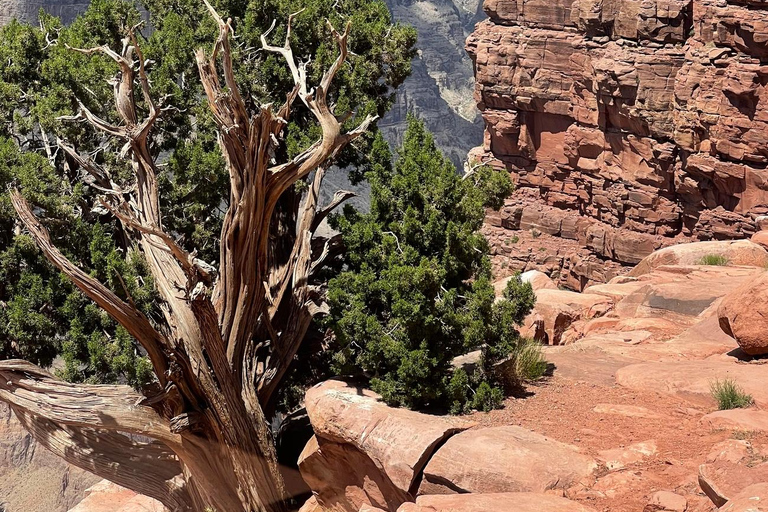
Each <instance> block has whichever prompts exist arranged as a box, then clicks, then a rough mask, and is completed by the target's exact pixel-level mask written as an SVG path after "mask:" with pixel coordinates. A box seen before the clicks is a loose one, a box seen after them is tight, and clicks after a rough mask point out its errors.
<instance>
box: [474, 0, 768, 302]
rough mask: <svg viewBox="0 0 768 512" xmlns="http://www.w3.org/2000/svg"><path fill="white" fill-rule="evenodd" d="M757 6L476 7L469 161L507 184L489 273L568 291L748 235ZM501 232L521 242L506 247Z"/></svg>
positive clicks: (523, 1)
mask: <svg viewBox="0 0 768 512" xmlns="http://www.w3.org/2000/svg"><path fill="white" fill-rule="evenodd" d="M765 5H766V4H765V3H764V2H758V1H750V0H648V1H643V2H638V1H634V0H606V1H595V0H553V1H548V2H547V1H541V0H486V1H485V3H484V7H485V11H486V13H487V14H488V15H489V18H490V19H488V20H486V21H483V22H481V23H479V24H478V25H477V26H476V29H475V32H474V33H473V34H472V35H471V36H470V38H469V39H468V41H467V50H468V52H469V53H470V55H471V56H472V58H473V60H474V62H475V74H476V89H475V98H476V100H477V104H478V107H479V108H480V110H481V111H482V115H483V119H484V121H485V125H486V130H485V140H484V143H483V145H482V146H481V147H479V148H477V149H476V150H473V152H472V155H473V157H474V158H476V159H478V160H482V161H486V162H489V163H491V164H492V165H494V166H496V167H499V168H504V169H507V170H509V171H510V172H511V173H512V176H513V178H514V179H515V181H516V182H517V184H518V187H519V188H518V190H517V191H516V192H515V194H514V195H513V197H512V198H510V199H509V200H508V201H507V203H506V205H505V206H504V208H502V210H501V211H500V212H498V213H491V214H490V215H489V217H488V221H487V226H486V232H487V234H488V236H489V237H490V239H491V241H492V243H493V246H494V252H495V256H496V258H495V265H496V269H497V271H498V270H501V269H502V267H506V268H507V269H514V270H530V269H532V268H538V269H541V270H545V271H549V272H551V273H552V272H557V274H558V276H557V277H559V279H560V282H561V283H562V284H565V285H567V286H570V287H572V288H576V289H579V290H581V289H582V288H583V287H585V286H587V285H588V284H591V283H595V282H603V281H607V280H609V279H610V278H612V277H614V276H616V275H618V274H621V273H622V272H623V271H624V269H623V267H624V266H626V265H633V264H636V263H638V262H639V261H640V260H641V259H642V258H643V257H644V256H646V255H648V254H650V253H651V252H653V251H654V250H656V249H659V248H662V247H664V246H667V245H671V244H675V243H679V242H684V241H692V240H726V239H739V238H748V237H750V236H751V235H752V234H753V233H754V232H755V231H757V230H758V229H759V227H760V226H759V225H760V223H761V221H760V220H759V219H760V217H761V216H763V215H764V214H765V213H766V211H768V183H767V182H766V178H767V177H768V170H766V166H767V165H768V146H767V145H766V144H765V142H764V141H765V140H766V139H768V108H766V107H768V88H766V84H768V67H766V66H767V64H768V37H767V36H766V33H768V32H767V31H768V8H766V6H765ZM762 224H765V222H762ZM512 231H517V232H515V233H513V232H512ZM520 231H532V232H534V234H536V233H538V234H539V235H540V236H541V238H547V237H557V238H558V240H557V242H554V243H550V244H549V245H547V244H546V243H543V241H542V240H536V239H531V238H527V237H526V238H524V237H523V236H522V235H521V234H520ZM513 235H514V236H515V237H517V238H519V239H520V242H523V243H516V244H505V242H506V241H508V240H509V239H510V238H513ZM558 245H560V246H564V248H563V249H559V248H558V249H557V250H555V251H550V250H546V251H543V252H544V254H545V255H546V257H544V255H540V254H538V253H537V251H536V250H533V251H532V250H531V249H532V248H533V249H536V246H544V247H545V248H546V249H550V248H551V247H552V246H558ZM507 272H508V271H507Z"/></svg>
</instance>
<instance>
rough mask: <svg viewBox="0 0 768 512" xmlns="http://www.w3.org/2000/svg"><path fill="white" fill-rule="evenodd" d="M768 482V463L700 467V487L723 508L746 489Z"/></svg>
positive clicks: (712, 464)
mask: <svg viewBox="0 0 768 512" xmlns="http://www.w3.org/2000/svg"><path fill="white" fill-rule="evenodd" d="M764 482H768V462H764V463H762V464H757V465H754V466H753V465H751V464H744V463H734V462H730V461H727V460H719V461H716V462H712V463H708V464H702V465H701V466H699V487H701V490H702V491H704V494H706V495H707V496H708V497H709V499H710V500H712V503H714V504H715V506H717V507H722V506H723V505H725V504H726V503H727V502H728V501H729V500H731V499H733V498H735V497H736V496H738V495H739V493H740V492H741V491H742V490H743V489H744V488H746V487H748V486H750V485H753V484H758V483H764Z"/></svg>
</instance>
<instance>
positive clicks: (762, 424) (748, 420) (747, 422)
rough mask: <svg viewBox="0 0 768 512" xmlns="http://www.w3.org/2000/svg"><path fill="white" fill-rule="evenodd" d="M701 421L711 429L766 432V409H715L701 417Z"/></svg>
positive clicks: (767, 427)
mask: <svg viewBox="0 0 768 512" xmlns="http://www.w3.org/2000/svg"><path fill="white" fill-rule="evenodd" d="M701 423H702V425H704V426H706V427H708V428H711V429H729V430H743V431H747V432H768V411H762V410H759V409H731V410H727V411H715V412H713V413H710V414H707V415H706V416H704V417H703V418H701Z"/></svg>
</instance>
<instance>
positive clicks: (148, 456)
mask: <svg viewBox="0 0 768 512" xmlns="http://www.w3.org/2000/svg"><path fill="white" fill-rule="evenodd" d="M204 1H205V0H204ZM205 3H206V6H207V7H208V9H209V11H210V13H211V15H212V16H213V17H214V19H215V20H216V22H217V23H218V27H219V37H218V39H217V41H216V44H215V46H214V49H213V53H212V54H211V55H206V53H205V52H204V51H203V50H198V51H197V52H196V61H197V66H198V70H199V73H200V78H201V81H202V84H203V88H204V90H205V94H206V96H207V100H208V104H209V106H210V108H211V111H212V113H213V116H214V119H215V121H216V124H217V126H218V129H219V144H220V146H221V150H222V154H223V155H224V159H225V161H226V165H227V167H228V170H229V175H230V182H231V189H230V206H229V209H228V211H227V212H226V215H225V218H224V224H223V229H222V233H221V240H220V252H221V257H220V262H219V268H218V272H217V271H216V270H214V269H212V268H211V266H210V265H208V264H205V263H204V262H201V261H199V260H198V259H197V258H195V253H194V252H191V253H190V252H187V251H186V250H184V249H183V248H182V247H181V246H180V245H179V244H178V243H177V242H176V241H175V239H174V237H173V236H172V235H171V234H170V233H167V232H166V231H165V230H164V228H163V224H162V216H161V212H160V206H159V205H160V201H159V197H158V184H157V173H156V167H155V161H154V159H153V156H152V152H151V151H150V144H149V140H150V133H151V130H152V126H153V125H154V123H155V121H156V119H157V117H158V116H159V115H160V109H158V108H157V106H156V105H155V103H154V102H153V99H152V96H151V90H150V83H149V79H148V77H147V73H146V70H145V69H144V62H145V60H144V57H143V55H142V53H141V48H140V46H139V44H138V42H137V39H136V37H135V36H134V32H133V30H131V31H130V32H129V34H128V36H127V37H126V39H125V40H124V44H123V48H122V50H121V52H120V53H118V52H116V51H113V50H112V49H110V48H108V47H106V46H102V47H97V48H90V49H76V48H72V50H73V51H79V52H82V53H86V54H103V55H106V56H107V57H109V58H111V59H113V60H114V61H115V62H116V63H117V64H118V65H119V66H120V75H119V80H118V81H117V82H116V85H115V106H116V109H117V112H118V114H119V116H120V124H119V125H115V124H112V123H110V122H108V121H106V120H104V119H101V118H99V117H98V116H97V115H95V114H94V113H92V112H90V111H89V110H88V109H87V108H86V107H85V106H83V105H82V104H81V105H80V113H79V114H78V116H76V117H78V118H82V119H85V120H87V121H88V122H89V123H90V124H91V125H92V126H93V127H95V128H96V129H98V130H100V131H102V132H104V133H105V134H106V135H108V136H111V137H117V138H120V139H122V140H123V141H124V142H125V147H126V148H127V150H128V151H127V155H129V158H130V161H131V165H132V168H133V174H134V178H135V187H133V188H132V189H130V191H126V190H120V189H118V188H117V186H116V185H115V184H114V182H112V180H111V178H110V177H109V175H108V173H107V172H106V171H105V170H104V169H102V168H99V167H98V166H96V165H95V164H94V163H93V162H92V161H90V160H89V159H87V158H83V157H81V156H80V155H79V154H78V153H77V151H76V149H75V148H74V147H72V146H70V145H67V144H66V143H64V142H61V141H60V142H59V146H60V147H62V149H63V150H64V152H65V153H66V154H67V156H68V158H69V159H70V161H71V162H75V163H76V164H77V165H80V166H82V167H83V168H84V169H85V170H86V171H87V173H88V174H89V175H90V179H91V181H92V183H93V184H94V185H95V186H96V187H98V189H99V190H101V191H102V192H103V193H104V198H103V200H102V201H103V202H102V204H103V205H104V206H106V207H107V208H108V209H109V210H110V211H111V212H112V213H113V214H114V215H115V217H116V218H117V219H119V220H120V222H121V224H122V226H123V229H124V231H125V232H126V233H130V234H131V236H132V237H133V238H134V239H135V240H136V242H137V243H138V245H139V247H140V248H141V251H142V252H143V254H144V256H145V257H146V260H147V263H148V266H149V269H150V272H151V274H152V276H153V278H154V281H155V283H156V287H157V291H158V293H159V295H160V298H161V302H160V303H159V304H158V307H159V310H160V312H161V313H162V319H161V321H159V322H153V321H151V320H150V319H148V318H147V317H146V316H145V315H144V314H143V313H142V312H141V311H139V310H137V309H136V307H135V306H134V305H133V304H132V303H127V302H125V301H123V300H121V299H120V298H119V297H118V296H117V295H115V294H114V293H113V292H111V291H110V290H109V289H108V288H107V287H106V286H104V285H103V284H101V283H99V282H98V281H96V280H95V279H93V278H92V277H90V276H89V275H88V274H87V273H86V272H84V271H83V270H82V269H80V268H78V267H77V266H76V265H75V264H73V263H72V262H71V261H69V260H68V259H67V258H66V257H65V256H64V255H63V254H62V253H61V251H59V250H58V249H57V248H56V247H55V245H54V244H53V242H52V241H51V239H50V236H49V234H48V231H47V230H46V228H45V227H44V226H43V224H42V223H41V222H40V221H39V220H38V219H37V217H36V216H35V214H34V212H33V209H32V207H31V206H30V205H29V204H28V203H27V202H26V201H25V200H24V198H23V197H22V196H21V195H20V194H19V193H18V192H17V191H13V192H12V201H13V206H14V207H15V209H16V211H17V212H18V215H19V217H20V219H21V221H22V222H23V224H24V225H25V226H26V228H27V230H28V231H29V233H30V235H31V236H32V237H33V238H34V240H35V241H36V243H37V244H38V246H40V248H41V249H42V250H43V252H44V254H45V255H46V257H47V258H48V259H49V260H50V261H51V262H52V263H53V264H54V265H56V266H57V267H58V268H59V269H60V270H61V271H62V272H63V273H64V274H66V275H67V276H69V278H70V279H71V280H72V281H73V282H74V283H75V285H77V286H78V287H79V288H80V289H81V290H82V291H83V293H84V294H85V295H87V296H88V297H90V298H91V299H92V300H93V301H94V302H96V303H97V304H98V305H99V306H101V307H102V308H103V309H104V310H105V311H106V312H107V313H109V314H110V315H111V316H112V317H113V318H114V319H115V320H116V321H117V322H118V323H119V324H121V325H122V326H124V327H125V328H126V329H127V330H128V332H130V333H131V334H132V335H133V336H134V338H135V339H136V340H137V342H138V343H139V344H140V345H141V346H142V347H143V348H144V350H146V352H147V354H148V356H149V359H150V361H151V362H152V366H153V368H154V371H155V373H156V375H157V383H156V384H155V385H154V386H152V387H150V388H148V389H146V390H145V391H144V394H143V395H139V394H137V393H136V392H134V391H133V390H131V389H130V388H127V387H125V386H94V385H72V384H67V383H64V382H61V381H59V380H57V379H55V378H54V377H52V376H51V375H49V374H47V373H46V372H45V371H43V370H41V369H40V368H37V367H35V366H34V365H31V364H29V363H26V362H23V361H5V362H0V380H2V382H0V400H3V401H6V402H9V403H10V404H11V406H12V407H13V409H14V411H15V412H16V413H17V415H18V416H19V417H20V418H21V421H22V422H23V423H24V425H25V426H26V427H27V428H28V429H29V430H30V432H31V433H32V434H33V435H34V436H35V437H36V438H37V439H38V440H39V441H40V442H41V443H42V444H43V445H44V446H46V447H48V448H49V449H51V450H52V451H53V452H54V453H56V454H58V455H60V456H61V457H63V458H65V459H67V460H68V461H69V462H71V463H73V464H75V465H77V466H79V467H82V468H85V469H88V470H90V471H93V472H94V473H96V474H98V475H101V476H103V477H105V478H107V479H109V480H112V481H114V482H116V483H118V484H120V485H123V486H125V487H128V488H130V489H133V490H135V491H137V492H139V493H143V494H147V495H149V496H152V497H155V498H157V499H159V500H160V501H162V502H163V503H164V504H165V505H166V506H168V508H169V509H171V510H172V511H174V512H176V511H185V512H186V511H200V512H202V511H203V510H206V509H208V508H210V509H213V510H216V511H218V512H238V511H243V512H255V511H268V512H282V511H284V510H286V508H285V501H286V496H285V492H284V489H283V484H282V479H281V477H280V472H279V470H278V466H277V461H276V457H275V450H274V443H273V440H272V438H271V434H270V430H269V428H268V425H267V421H266V418H265V415H264V407H265V404H269V403H270V402H271V401H272V400H273V398H274V394H275V392H276V390H277V389H278V387H279V383H280V381H281V379H282V378H283V376H284V374H285V372H286V371H287V369H288V367H289V366H290V364H291V361H292V360H293V358H294V356H295V354H296V352H297V350H298V349H299V346H300V344H301V341H302V340H303V338H304V335H305V334H306V331H307V329H308V327H309V324H310V322H311V320H312V318H313V317H314V316H315V315H318V314H322V313H324V312H325V311H326V306H325V303H324V300H323V299H324V297H323V290H322V288H321V287H320V286H318V285H315V284H312V276H313V275H314V274H315V273H316V271H317V270H318V269H319V268H320V267H321V266H322V265H323V263H324V261H325V259H326V258H327V257H328V256H329V255H330V254H332V253H333V252H334V248H335V245H334V244H335V242H336V241H335V240H322V239H319V238H317V237H315V230H316V229H317V227H318V225H319V224H320V222H321V221H322V219H323V218H324V217H325V216H327V215H328V212H330V210H332V209H333V208H335V207H336V206H338V204H340V203H341V202H342V201H343V200H345V199H347V198H348V197H349V196H350V194H349V193H344V192H343V193H340V194H339V195H337V196H336V197H335V198H334V200H333V201H332V203H331V204H330V205H328V206H326V207H320V206H319V205H318V204H317V202H318V195H319V189H320V183H321V181H322V179H323V175H324V173H325V168H326V167H327V166H328V165H330V164H331V162H332V161H333V159H334V158H335V156H336V155H337V154H338V152H339V151H340V150H341V149H342V148H343V147H344V146H345V145H347V144H349V143H350V142H351V141H352V140H354V139H355V138H356V137H358V136H360V135H361V134H362V133H364V132H365V130H366V129H367V128H368V126H369V125H370V124H371V123H373V122H374V121H375V118H374V117H367V118H365V119H364V120H363V121H362V122H361V123H360V125H359V127H358V128H357V129H355V130H353V131H351V132H347V133H344V132H343V131H342V129H341V124H340V121H339V120H338V119H337V118H336V116H335V115H334V113H333V110H332V108H331V107H329V105H328V98H327V93H328V90H329V88H330V86H331V83H332V81H333V79H334V77H335V75H336V73H337V72H338V70H339V69H340V68H341V66H342V65H343V64H344V62H345V59H346V57H347V39H348V36H349V30H350V26H349V25H347V26H346V28H345V30H344V32H343V33H339V32H337V31H336V30H335V29H334V28H333V27H332V26H330V24H329V28H330V32H331V34H332V35H333V37H334V39H335V40H336V42H337V43H338V48H339V56H338V58H337V59H336V61H335V62H334V63H333V65H332V66H331V67H330V69H328V70H327V71H326V72H325V74H324V75H323V78H322V80H321V82H320V84H318V85H317V86H316V87H315V88H314V89H312V90H309V88H308V85H307V81H306V80H307V76H306V71H305V69H304V67H303V66H300V65H297V64H296V62H295V60H294V58H293V53H292V51H291V47H290V42H289V39H290V31H291V27H290V25H291V21H292V19H293V16H291V17H290V18H289V20H288V38H287V39H286V42H285V44H284V46H282V47H274V46H270V45H269V44H268V43H267V38H268V36H269V33H266V34H264V36H263V37H262V44H263V47H264V49H265V50H266V51H273V52H278V53H280V54H281V55H283V56H284V57H285V59H286V62H287V64H288V66H289V68H290V69H291V73H292V75H293V77H294V81H295V88H294V90H293V92H292V93H291V94H289V95H288V98H287V100H286V102H285V104H284V105H283V106H282V107H281V108H280V109H279V110H278V111H277V112H273V111H272V109H271V107H270V106H262V107H261V108H260V109H257V111H256V112H249V109H248V107H247V105H246V103H245V102H244V101H243V98H242V97H241V96H240V93H239V89H238V86H237V83H236V81H235V78H234V71H233V69H232V52H231V48H230V35H231V34H230V33H231V31H232V28H231V24H230V21H229V20H227V21H224V20H223V19H222V18H221V17H220V16H219V15H218V14H217V13H216V11H215V10H214V9H213V8H212V7H211V6H210V5H209V4H208V3H207V2H205ZM273 26H274V25H273ZM134 55H135V56H136V58H134ZM222 79H223V82H222ZM136 84H138V86H139V87H138V88H139V89H140V91H141V94H142V97H143V105H144V107H143V108H144V110H146V111H147V115H146V117H144V118H143V119H142V118H141V115H140V113H141V109H140V108H139V107H138V105H137V102H136V98H135V91H134V89H135V88H136ZM297 98H299V99H300V101H301V102H302V103H303V104H304V105H305V106H306V108H308V109H309V111H310V112H311V113H312V114H313V116H314V118H315V119H316V121H317V122H318V124H319V125H320V127H321V129H322V137H321V138H320V140H318V141H317V142H315V143H314V144H312V145H311V146H310V147H309V148H307V149H306V150H305V151H303V152H302V153H300V154H299V155H297V156H296V157H295V158H293V159H290V160H287V161H284V162H280V163H276V162H275V161H274V159H275V158H276V157H275V155H277V154H282V153H285V151H282V149H283V148H282V147H281V145H282V144H283V142H282V136H283V130H284V128H285V126H286V124H287V120H288V119H289V116H290V114H291V109H292V106H293V103H294V102H295V100H296V99H297ZM312 171H316V172H315V175H314V179H313V182H312V186H311V187H310V189H309V191H308V192H307V194H306V197H305V198H304V201H303V203H302V205H301V207H300V208H299V210H298V212H297V214H296V215H295V217H292V219H293V220H294V221H295V225H294V226H293V228H292V231H293V232H292V233H289V230H288V229H287V228H286V226H285V224H281V223H284V219H278V221H276V219H277V217H276V211H277V209H278V205H279V204H280V201H281V198H282V197H284V194H285V193H286V191H288V190H289V189H290V188H291V187H292V185H293V184H294V183H295V182H296V181H298V180H303V179H305V178H306V177H308V176H309V175H310V173H311V172H312ZM276 225H277V226H282V228H281V229H278V230H276V229H275V227H276ZM281 234H286V237H287V238H286V237H283V238H282V239H281V236H280V235H281ZM319 245H320V246H322V247H323V249H322V250H320V251H319V254H318V250H313V247H315V248H317V247H318V246H319ZM286 247H290V254H288V255H287V257H286V252H285V248H286Z"/></svg>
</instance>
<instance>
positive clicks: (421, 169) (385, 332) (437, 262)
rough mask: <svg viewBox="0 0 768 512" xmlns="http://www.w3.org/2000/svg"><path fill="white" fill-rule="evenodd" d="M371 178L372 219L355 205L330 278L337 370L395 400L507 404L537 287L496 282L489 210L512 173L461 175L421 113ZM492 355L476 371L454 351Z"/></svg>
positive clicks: (462, 407) (458, 407) (383, 150)
mask: <svg viewBox="0 0 768 512" xmlns="http://www.w3.org/2000/svg"><path fill="white" fill-rule="evenodd" d="M377 149H378V150H379V151H380V158H379V159H378V160H377V161H376V162H375V163H374V164H373V165H372V167H371V168H370V169H369V170H368V172H367V173H366V177H367V178H368V181H369V182H370V183H371V209H370V213H367V214H361V213H358V212H355V211H353V210H352V209H351V208H347V209H345V213H344V216H343V217H336V218H334V219H333V222H332V224H333V225H334V226H335V227H336V228H337V229H338V230H339V231H340V232H341V235H342V237H343V242H344V246H345V247H346V249H347V252H346V254H345V260H344V264H345V269H344V271H343V272H342V273H341V274H340V275H339V276H338V277H336V278H334V279H332V280H331V281H330V282H329V291H328V298H329V305H330V310H331V311H330V315H329V317H328V318H327V322H328V327H330V328H331V329H332V330H333V332H334V334H335V337H336V341H337V343H338V345H339V347H338V349H339V350H338V351H337V352H336V353H335V354H334V361H333V369H334V371H336V372H337V373H339V374H343V375H351V376H356V377H358V378H361V379H366V380H368V382H369V383H370V386H371V388H372V389H373V390H374V391H376V392H377V393H379V394H380V395H381V396H382V398H383V399H384V401H385V402H387V403H388V404H390V405H398V406H404V407H410V408H425V407H430V408H433V407H438V408H446V409H448V408H450V409H451V410H452V411H453V412H456V413H459V412H465V411H468V410H471V409H473V408H477V409H480V410H487V409H489V408H493V407H498V406H499V405H500V404H501V398H502V392H501V389H500V386H501V383H500V382H498V380H497V379H496V377H495V374H494V372H493V368H494V365H495V364H496V363H497V362H499V361H502V360H504V359H506V358H507V357H508V356H509V355H510V354H512V353H513V352H514V350H515V349H516V347H517V346H518V345H519V344H520V343H521V338H520V336H519V334H518V332H517V329H516V327H517V326H519V325H520V324H521V322H522V320H523V318H525V316H526V315H527V314H528V312H529V311H530V309H531V308H532V307H533V303H534V301H535V295H534V293H533V289H532V288H531V286H530V284H528V283H523V282H522V281H521V280H520V278H519V277H517V278H515V279H510V281H509V284H508V285H507V288H506V290H505V292H504V297H505V300H500V301H497V300H496V297H495V294H494V290H493V286H492V285H491V272H490V269H491V265H490V258H489V252H490V250H489V246H488V242H487V240H486V239H485V237H484V236H483V235H482V233H480V228H481V227H482V224H483V219H484V216H485V208H486V207H491V208H496V209H498V208H500V207H501V206H502V205H503V198H504V197H506V196H507V195H508V194H509V193H510V191H511V182H510V180H509V176H508V175H507V174H506V173H503V172H497V171H493V170H492V169H491V168H489V167H488V168H478V169H476V170H475V171H474V172H473V173H472V174H471V175H469V176H465V177H464V178H462V177H461V176H460V175H458V174H457V173H456V168H455V166H454V165H453V164H452V163H451V162H450V161H449V160H448V159H446V158H445V157H444V156H443V155H441V154H440V152H439V150H438V149H437V147H436V146H435V143H434V140H433V138H432V136H431V134H429V132H427V131H426V130H425V128H424V126H423V124H422V123H420V122H419V121H417V120H415V119H413V118H411V119H410V120H409V124H408V129H407V131H406V133H405V137H404V141H403V146H402V147H401V148H400V149H399V151H398V155H397V158H396V160H395V161H394V164H393V163H392V160H391V156H390V155H389V152H388V149H387V146H386V144H385V143H384V142H383V141H381V144H380V145H378V146H377ZM478 349H480V350H482V362H481V364H480V365H479V368H478V370H477V371H476V372H473V374H472V375H468V374H467V373H466V372H464V371H459V370H457V371H453V367H452V365H451V363H452V361H453V359H454V358H455V357H456V356H459V355H462V354H466V353H469V352H472V351H474V350H478Z"/></svg>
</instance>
